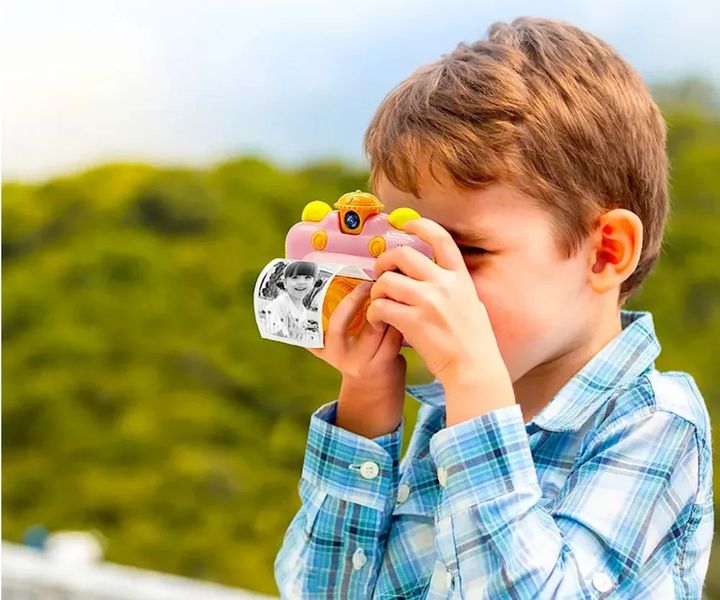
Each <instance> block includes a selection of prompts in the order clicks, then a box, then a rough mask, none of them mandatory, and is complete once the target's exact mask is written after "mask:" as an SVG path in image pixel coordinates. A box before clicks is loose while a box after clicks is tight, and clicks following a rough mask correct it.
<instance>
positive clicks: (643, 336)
mask: <svg viewBox="0 0 720 600" xmlns="http://www.w3.org/2000/svg"><path fill="white" fill-rule="evenodd" d="M620 321H621V326H622V331H621V332H620V333H619V334H618V335H617V336H615V337H614V338H613V339H612V340H610V342H608V343H607V344H606V345H605V347H603V349H602V350H600V352H598V353H597V354H596V355H595V356H593V357H592V358H591V359H590V360H589V361H588V362H587V363H586V364H585V366H583V367H582V368H581V369H580V371H578V372H577V373H576V374H575V375H573V376H572V377H571V378H570V380H569V381H568V382H567V383H566V384H565V385H564V386H563V387H562V388H561V389H560V390H559V391H558V392H557V393H556V394H555V396H554V397H553V399H552V400H551V401H550V402H548V403H547V404H546V405H545V407H544V408H543V409H542V410H541V411H540V412H539V413H538V414H537V415H535V417H533V419H532V420H531V421H530V423H528V424H527V425H528V426H530V425H531V424H532V423H535V424H536V425H538V426H540V427H542V428H543V429H548V430H550V431H577V430H578V429H580V427H581V426H582V425H583V423H585V421H586V420H587V418H588V417H589V416H590V415H591V414H592V413H593V412H595V411H596V410H597V409H598V407H599V406H600V405H601V403H602V402H603V401H604V400H605V399H606V398H607V396H608V395H609V393H610V392H611V391H612V390H613V389H616V388H618V387H622V386H623V385H624V384H626V383H629V382H630V381H632V380H634V379H635V378H636V377H637V376H639V375H640V374H642V373H643V372H644V371H646V370H647V369H649V368H651V367H652V366H653V365H654V360H655V358H656V357H657V356H658V355H659V354H660V342H659V341H658V339H657V337H656V335H655V327H654V324H653V318H652V314H651V313H649V312H647V311H632V310H624V309H621V310H620ZM405 391H406V392H407V393H408V394H409V395H410V396H412V397H413V398H415V399H416V400H418V401H419V402H422V403H423V404H429V405H431V406H437V407H441V406H445V390H444V389H443V386H442V384H441V383H440V382H439V381H438V380H437V379H436V380H435V381H432V382H431V383H425V384H420V385H407V386H405Z"/></svg>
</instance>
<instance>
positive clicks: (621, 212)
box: [589, 208, 643, 293]
mask: <svg viewBox="0 0 720 600" xmlns="http://www.w3.org/2000/svg"><path fill="white" fill-rule="evenodd" d="M592 240H593V241H592V244H593V245H592V250H591V252H590V275H589V277H590V285H591V286H592V287H593V289H594V290H595V291H596V292H599V293H604V292H607V291H608V290H610V289H613V288H616V287H617V288H619V287H620V285H621V284H622V282H623V281H625V280H626V279H627V278H628V277H630V275H632V273H633V271H635V269H636V267H637V265H638V262H639V261H640V253H641V251H642V245H643V225H642V221H641V220H640V217H638V216H637V215H636V214H635V213H634V212H632V211H630V210H627V209H624V208H615V209H613V210H610V211H608V212H606V213H605V214H604V215H602V216H601V217H600V220H599V224H598V226H597V228H596V230H595V231H594V232H593V234H592Z"/></svg>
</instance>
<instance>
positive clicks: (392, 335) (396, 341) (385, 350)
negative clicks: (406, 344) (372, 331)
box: [374, 325, 403, 361]
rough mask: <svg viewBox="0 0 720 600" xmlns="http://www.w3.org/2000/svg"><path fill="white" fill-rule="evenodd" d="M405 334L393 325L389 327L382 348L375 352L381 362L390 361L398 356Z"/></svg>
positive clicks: (381, 343)
mask: <svg viewBox="0 0 720 600" xmlns="http://www.w3.org/2000/svg"><path fill="white" fill-rule="evenodd" d="M402 341H403V334H402V333H400V331H398V330H397V329H395V327H393V326H392V325H388V326H387V329H386V331H385V334H384V335H383V338H382V341H381V342H380V346H379V348H378V349H377V352H375V357H374V358H376V359H378V360H380V361H384V360H390V359H391V358H394V357H395V356H397V355H398V353H399V352H400V348H401V347H402Z"/></svg>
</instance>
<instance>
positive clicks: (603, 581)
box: [592, 572, 613, 592]
mask: <svg viewBox="0 0 720 600" xmlns="http://www.w3.org/2000/svg"><path fill="white" fill-rule="evenodd" d="M592 584H593V585H594V586H595V589H596V590H597V591H598V592H607V591H609V590H610V588H612V585H613V583H612V579H610V577H608V576H607V575H606V574H605V573H602V572H598V573H595V575H593V579H592Z"/></svg>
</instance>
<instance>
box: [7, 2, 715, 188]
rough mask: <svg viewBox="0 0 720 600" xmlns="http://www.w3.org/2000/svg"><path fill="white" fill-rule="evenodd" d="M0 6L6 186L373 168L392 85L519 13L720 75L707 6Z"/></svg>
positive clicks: (677, 66) (638, 59)
mask: <svg viewBox="0 0 720 600" xmlns="http://www.w3.org/2000/svg"><path fill="white" fill-rule="evenodd" d="M0 11H1V12H0V68H1V72H0V112H1V114H2V122H1V128H2V129H1V140H2V178H3V180H5V181H7V180H22V181H41V180H44V179H47V178H49V177H53V176H56V175H61V174H69V173H72V172H75V171H78V170H82V169H84V168H87V167H90V166H94V165H97V164H100V163H104V162H111V161H112V162H116V161H131V162H137V161H144V162H151V163H154V164H158V165H193V166H207V165H210V164H213V163H216V162H219V161H221V160H223V159H226V158H228V157H230V156H238V155H244V154H255V155H258V156H261V157H262V158H266V159H268V160H271V161H273V162H275V163H277V164H279V165H285V166H295V165H301V164H305V163H308V162H312V161H316V160H323V159H328V158H339V159H342V160H345V161H347V162H348V163H353V164H358V165H361V164H362V165H364V164H365V159H364V156H363V154H362V136H363V133H364V131H365V128H366V127H367V124H368V123H369V121H370V119H371V118H372V115H373V113H374V110H375V108H376V107H377V105H378V104H379V103H380V101H381V100H382V99H383V97H384V96H385V95H386V94H387V93H388V92H389V91H390V90H391V89H392V87H394V86H395V85H396V84H397V83H399V82H400V81H401V80H403V79H404V78H405V77H407V76H408V75H409V74H410V73H411V72H412V71H413V70H414V69H415V68H417V67H419V66H420V65H421V64H423V63H426V62H429V61H432V60H435V59H437V58H439V57H440V56H441V55H442V54H446V53H449V52H451V51H452V50H453V48H454V47H455V46H456V45H457V44H458V43H459V42H461V41H464V42H472V41H474V40H477V39H480V38H482V37H483V36H484V34H485V32H486V31H487V28H488V26H489V25H490V24H491V23H493V22H494V21H498V20H502V21H511V20H512V19H513V18H514V17H517V16H526V15H529V16H542V17H552V18H559V19H563V20H566V21H569V22H571V23H573V24H575V25H577V26H579V27H581V28H583V29H586V30H588V31H590V32H592V33H594V34H595V35H597V36H599V37H601V38H603V39H604V40H605V41H607V42H608V43H610V44H611V45H612V46H613V47H614V48H615V49H616V50H618V51H619V52H620V53H621V55H622V56H624V57H625V59H626V60H628V61H629V62H630V64H631V65H633V66H634V67H635V68H636V69H637V70H638V71H639V72H640V73H641V75H642V76H643V77H644V78H645V79H646V81H648V82H651V83H652V82H654V81H660V80H669V79H674V78H679V77H683V76H686V75H700V76H703V77H706V78H708V79H709V80H711V81H713V82H716V83H717V82H720V36H718V35H717V29H718V24H720V3H719V2H717V1H711V0H686V1H684V2H677V1H675V2H671V1H667V0H656V1H654V2H651V1H646V0H635V1H633V2H628V1H627V0H623V1H620V0H603V1H602V2H599V1H588V0H579V1H575V2H570V1H565V2H560V1H557V0H535V1H532V0H503V1H495V0H483V1H475V2H471V1H466V0H443V1H438V0H433V1H429V0H403V1H401V0H395V1H393V0H385V1H381V0H360V1H356V2H348V1H340V0H332V1H331V0H304V1H302V2H300V1H298V0H265V1H263V2H250V1H247V2H245V1H243V0H195V1H187V0H173V1H166V0H121V1H110V0H65V1H64V2H57V1H56V0H5V1H4V2H3V3H2V8H1V9H0Z"/></svg>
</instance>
